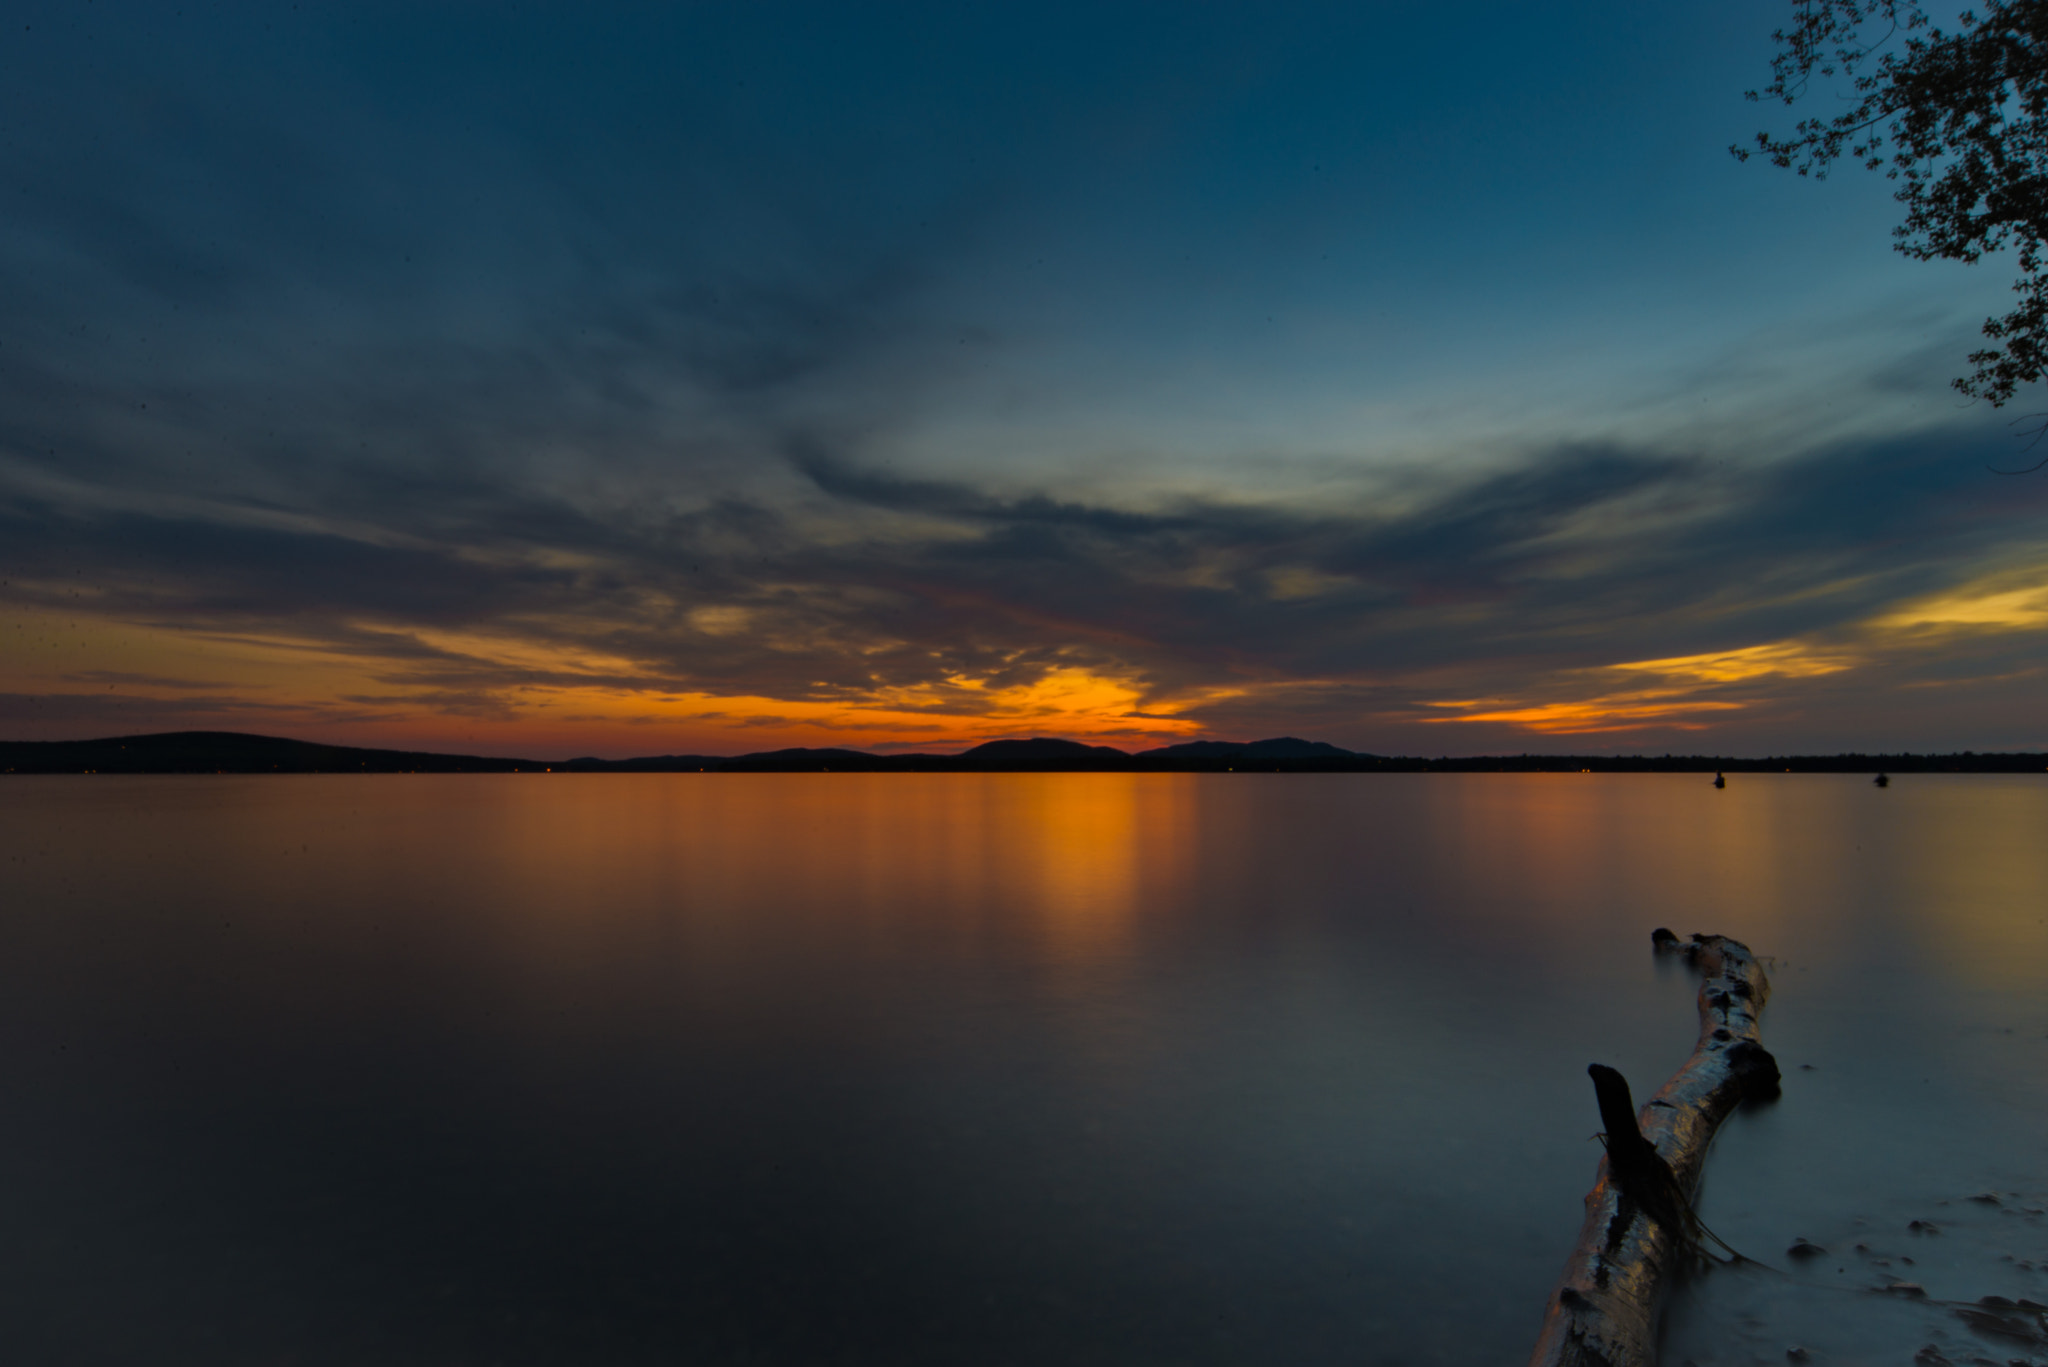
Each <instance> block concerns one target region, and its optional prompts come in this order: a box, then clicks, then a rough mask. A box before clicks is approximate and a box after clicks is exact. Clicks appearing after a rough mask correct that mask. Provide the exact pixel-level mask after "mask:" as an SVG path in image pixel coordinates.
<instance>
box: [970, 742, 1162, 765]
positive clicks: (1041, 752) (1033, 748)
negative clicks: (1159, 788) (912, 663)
mask: <svg viewBox="0 0 2048 1367" xmlns="http://www.w3.org/2000/svg"><path fill="white" fill-rule="evenodd" d="M954 758H956V759H958V760H959V761H960V762H961V763H962V764H967V765H977V766H978V765H984V764H1018V763H1024V764H1044V763H1048V762H1051V763H1059V762H1064V761H1075V762H1079V763H1083V764H1088V765H1091V766H1093V765H1097V764H1105V763H1107V764H1121V763H1123V762H1124V761H1126V760H1128V759H1130V756H1129V755H1128V754H1126V753H1124V752H1123V751H1122V750H1116V749H1112V748H1111V747H1109V746H1107V745H1083V744H1081V743H1080V742H1079V741H1072V740H1052V739H1050V738H1048V737H1045V736H1033V737H1032V738H1031V739H1030V740H992V741H989V742H987V743H986V744H982V745H977V746H975V747H974V748H973V749H972V750H963V751H961V752H960V753H959V754H958V755H956V756H954Z"/></svg>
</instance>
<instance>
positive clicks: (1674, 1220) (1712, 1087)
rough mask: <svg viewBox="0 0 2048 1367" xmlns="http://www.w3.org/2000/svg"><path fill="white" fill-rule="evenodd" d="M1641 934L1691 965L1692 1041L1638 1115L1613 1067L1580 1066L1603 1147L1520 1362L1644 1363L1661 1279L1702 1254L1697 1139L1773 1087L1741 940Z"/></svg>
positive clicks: (1584, 1366) (1652, 1350)
mask: <svg viewBox="0 0 2048 1367" xmlns="http://www.w3.org/2000/svg"><path fill="white" fill-rule="evenodd" d="M1650 939H1651V942H1652V943H1653V944H1654V945H1655V946H1656V949H1657V951H1658V952H1659V953H1682V954H1684V955H1685V956H1686V958H1687V959H1688V960H1689V961H1690V962H1691V963H1692V966H1693V967H1694V968H1695V969H1696V970H1698V972H1699V975H1700V995H1699V1005H1700V1038H1699V1043H1698V1044H1697V1045H1696V1046H1694V1048H1693V1052H1692V1057H1691V1058H1689V1059H1687V1060H1686V1061H1685V1066H1684V1067H1682V1068H1680V1069H1679V1070H1678V1072H1677V1073H1675V1074H1674V1075H1673V1076H1672V1078H1671V1080H1670V1081H1669V1082H1667V1083H1665V1084H1664V1086H1663V1087H1662V1088H1661V1089H1659V1091H1658V1092H1657V1095H1656V1096H1654V1097H1652V1098H1651V1099H1650V1103H1649V1105H1647V1106H1645V1107H1643V1109H1642V1111H1641V1112H1640V1114H1638V1113H1636V1111H1635V1108H1634V1105H1633V1103H1632V1101H1631V1099H1630V1097H1629V1092H1628V1083H1627V1081H1626V1080H1624V1079H1623V1078H1622V1076H1621V1074H1620V1073H1617V1072H1615V1071H1614V1070H1613V1069H1612V1068H1606V1067H1603V1066H1602V1065H1600V1064H1597V1063H1596V1064H1594V1065H1593V1066H1592V1067H1591V1068H1589V1069H1588V1070H1587V1071H1588V1072H1589V1073H1591V1074H1592V1076H1593V1087H1594V1092H1595V1094H1596V1095H1597V1097H1598V1099H1599V1102H1600V1117H1601V1121H1602V1123H1603V1124H1604V1125H1605V1126H1606V1129H1607V1132H1606V1134H1605V1136H1604V1138H1605V1140H1606V1143H1607V1154H1606V1156H1605V1157H1604V1158H1602V1159H1601V1160H1600V1169H1599V1173H1598V1175H1597V1177H1596V1178H1595V1180H1594V1183H1593V1190H1592V1191H1591V1192H1590V1193H1588V1194H1587V1196H1586V1223H1585V1224H1584V1225H1583V1226H1582V1227H1581V1228H1580V1230H1579V1241H1578V1244H1577V1245H1576V1246H1575V1247H1574V1248H1573V1249H1572V1254H1571V1257H1570V1259H1569V1260H1567V1262H1566V1263H1565V1269H1564V1275H1563V1276H1562V1277H1561V1278H1559V1280H1558V1285H1557V1291H1556V1294H1554V1295H1553V1296H1552V1297H1551V1299H1550V1307H1549V1310H1548V1311H1547V1313H1546V1314H1545V1315H1544V1317H1543V1330H1542V1333H1541V1334H1540V1335H1539V1336H1538V1337H1537V1340H1536V1351H1535V1353H1534V1354H1533V1355H1532V1356H1531V1357H1530V1359H1529V1363H1530V1367H1654V1364H1655V1363H1656V1360H1657V1315H1658V1311H1659V1309H1660V1308H1661V1305H1660V1303H1661V1300H1662V1296H1663V1291H1664V1287H1665V1284H1666V1282H1667V1281H1668V1280H1669V1278H1670V1275H1671V1273H1672V1272H1674V1271H1675V1270H1676V1269H1677V1268H1678V1267H1679V1266H1681V1265H1682V1264H1683V1263H1685V1262H1686V1261H1688V1260H1690V1259H1697V1258H1700V1257H1702V1256H1704V1251H1703V1249H1702V1246H1701V1238H1702V1235H1703V1234H1704V1231H1703V1230H1702V1228H1701V1226H1700V1224H1699V1221H1698V1219H1697V1218H1696V1217H1695V1216H1694V1215H1693V1209H1692V1198H1693V1193H1694V1192H1695V1191H1696V1190H1697V1189H1698V1187H1699V1181H1700V1172H1701V1170H1702V1169H1703V1168H1704V1167H1705V1165H1706V1158H1707V1147H1708V1145H1710V1144H1712V1143H1713V1140H1714V1132H1715V1131H1716V1130H1717V1129H1719V1128H1720V1125H1721V1122H1722V1121H1723V1120H1724V1119H1726V1118H1727V1117H1728V1115H1729V1113H1730V1112H1732V1111H1733V1110H1734V1109H1735V1108H1736V1107H1737V1106H1738V1105H1740V1104H1741V1103H1742V1102H1744V1101H1749V1100H1766V1099H1769V1098H1771V1097H1775V1096H1776V1095H1777V1094H1778V1063H1777V1060H1776V1059H1774V1058H1772V1057H1771V1055H1770V1053H1769V1051H1767V1050H1766V1049H1765V1048H1764V1047H1763V1045H1762V1043H1761V1042H1760V1041H1759V1039H1758V1029H1757V1016H1758V1014H1759V1013H1760V1012H1761V1011H1762V1010H1763V1007H1764V1000H1765V998H1766V997H1768V996H1769V995H1770V990H1771V988H1770V982H1769V980H1768V979H1766V978H1765V977H1764V971H1763V968H1762V967H1761V966H1760V965H1759V964H1758V963H1757V961H1756V959H1755V958H1754V957H1753V956H1752V955H1751V954H1750V952H1749V948H1748V946H1746V945H1744V944H1742V943H1741V942H1740V941H1738V940H1730V939H1728V938H1726V937H1725V936H1721V935H1695V936H1693V937H1692V939H1691V941H1690V942H1682V941H1680V940H1679V938H1678V937H1677V936H1675V935H1673V934H1672V933H1671V932H1670V931H1668V930H1661V929H1660V930H1658V931H1656V932H1654V933H1653V934H1652V935H1651V937H1650ZM1709 1237H1710V1236H1709Z"/></svg>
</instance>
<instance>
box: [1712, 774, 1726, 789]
mask: <svg viewBox="0 0 2048 1367" xmlns="http://www.w3.org/2000/svg"><path fill="white" fill-rule="evenodd" d="M1714 786H1715V787H1716V788H1726V787H1727V786H1728V780H1727V779H1726V778H1725V777H1723V776H1722V775H1720V774H1716V775H1714Z"/></svg>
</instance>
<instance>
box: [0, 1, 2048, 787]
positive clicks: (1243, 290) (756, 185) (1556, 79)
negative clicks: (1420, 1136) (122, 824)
mask: <svg viewBox="0 0 2048 1367" xmlns="http://www.w3.org/2000/svg"><path fill="white" fill-rule="evenodd" d="M1787 13H1788V7H1787V5H1786V4H1785V3H1784V0H1732V2H1731V3H1724V4H1715V5H1641V4H1633V3H1631V4H1622V3H1613V4H1568V5H1555V6H1537V5H1528V4H1466V5H1447V6H1425V5H1392V4H1384V5H1382V4H1370V3H1331V4H1301V5H1286V4H1273V3H1267V4H1261V5H1257V6H1253V5H1236V6H1225V5H1194V4H1187V3H1158V4H1135V5H1134V4H1105V3H1088V4H1048V3H1040V4H1031V5H1020V4H985V5H984V4H973V5H962V4H957V3H955V4H929V5H897V4H887V3H861V4H842V3H831V4H825V3H819V4H795V3H761V4H741V3H729V4H712V3H703V4H671V5H655V4H644V5H643V4H619V5H573V6H572V5H568V4H561V5H551V4H532V3H528V4H522V5H517V6H514V5H509V4H504V5H501V4H484V3H470V2H464V0H443V2H441V3H420V2H419V0H408V2H407V3H390V4H379V3H367V2H366V0H347V3H342V2H341V0H336V2H335V3H329V4H316V3H309V4H300V5H297V6H291V7H287V6H283V5H278V4H274V3H264V4H246V5H237V4H210V3H187V4H185V5H184V6H183V7H182V9H181V8H179V7H178V6H177V5H173V4H166V3H162V0H156V2H155V3H148V4H119V3H109V2H108V0H94V3H62V4H57V3H39V2H38V0H26V2H25V3H22V4H17V5H14V6H11V7H10V8H9V23H8V25H7V27H6V31H5V32H4V33H0V204H4V210H0V580H4V581H5V582H4V585H0V631H4V632H5V644H4V646H0V739H14V740H37V739H51V740H54V739H68V738H75V737H87V736H105V735H116V734H127V733H135V732H146V731H163V730H184V729H199V728H206V729H232V730H243V731H257V732H263V733H267V734H273V735H288V736H294V737H299V738H302V739H313V740H326V741H334V742H340V743H346V744H364V745H404V746H411V747H421V748H432V749H448V750H460V751H467V752H475V753H491V754H518V755H527V756H534V757H566V756H569V755H581V754H593V755H604V756H625V755H647V754H662V753H712V754H727V753H739V752H744V751H753V750H764V749H771V748H776V747H779V746H788V745H852V746H861V747H866V748H874V749H882V750H903V749H934V750H952V749H958V748H961V747H963V746H966V745H971V744H974V743H977V742H979V741H982V740H988V739H995V738H1000V737H1013V736H1028V735H1055V736H1064V737H1069V738H1072V739H1077V740H1086V741H1091V742H1098V743H1106V744H1114V745H1118V746H1121V747H1124V748H1128V749H1140V748H1147V747H1150V746H1155V745H1162V744H1169V743H1172V742H1174V741H1178V740H1187V739H1198V738H1212V739H1225V740H1250V739H1257V738H1260V737H1265V736H1275V735H1297V736H1304V737H1309V738H1312V739H1319V740H1326V741H1330V742H1333V743H1335V744H1338V745H1343V746H1346V747H1349V748H1353V749H1360V750H1371V751H1377V752H1382V753H1398V754H1432V755H1434V754H1481V753H1490V752H1499V751H1512V752H1520V751H1653V752H1657V753H1662V752H1664V751H1667V750H1679V751H1684V752H1697V751H1705V752H1710V753H1719V754H1731V755H1734V754H1767V753H1777V752H1783V751H1788V750H1797V751H1804V752H1834V751H1838V750H1899V749H1914V750H1959V749H1976V750H2004V749H2034V748H2038V747H2041V746H2043V745H2044V744H2048V473H2036V474H2032V475H2013V474H2002V473H1999V471H2001V470H2010V469H2014V468H2018V467H2022V466H2026V465H2030V464H2033V463H2034V462H2036V461H2039V460H2040V459H2041V458H2042V456H2043V455H2044V454H2048V444H2044V445H2038V446H2037V445H2030V444H2029V442H2028V440H2027V437H2026V436H2025V432H2026V430H2027V429H2028V422H2027V418H2028V415H2030V414H2035V413H2036V412H2037V410H2041V409H2048V400H2044V396H2042V395H2040V394H2038V393H2023V395H2022V396H2021V398H2020V399H2019V400H2018V401H2017V402H2016V403H2015V404H2014V405H2013V406H2012V407H2010V408H2008V409H2006V410H2003V411H2000V410H1993V409H1990V408H1989V407H1987V406H1984V405H1981V404H1979V405H1972V404H1969V403H1966V402H1964V401H1963V400H1961V399H1959V398H1958V397H1957V396H1956V395H1955V394H1954V393H1953V392H1952V391H1951V390H1950V389H1949V388H1948V381H1949V379H1950V378H1951V377H1952V376H1954V375H1957V374H1960V373H1962V371H1963V370H1964V369H1966V362H1965V360H1964V357H1965V355H1966V353H1967V352H1968V351H1970V350H1971V349H1972V348H1973V346H1974V345H1976V344H1977V338H1976V332H1977V328H1978V326H1979V324H1980V323H1981V322H1982V320H1983V318H1984V317H1985V316H1986V315H1987V314H1989V313H1992V312H2003V311H2004V310H2005V308H2006V307H2007V305H2006V303H2005V300H2006V299H2007V298H2008V297H2009V296H2008V293H2007V291H2008V286H2009V284H2010V280H2011V276H2010V273H2009V269H2008V265H2007V264H2006V263H2003V262H2001V261H1998V260H1988V261H1986V262H1985V263H1983V264H1981V265H1978V266H1975V267H1965V266H1960V265H1954V264H1922V263H1915V262H1912V261H1909V260H1907V259H1906V258H1904V257H1902V256H1899V255H1898V254H1897V253H1895V252H1893V251H1892V250H1891V244H1890V237H1889V230H1890V227H1891V225H1892V224H1893V223H1894V222H1895V221H1896V216H1897V215H1896V206H1895V205H1893V204H1892V203H1891V202H1890V199H1889V196H1888V187H1887V185H1886V183H1885V182H1884V181H1883V180H1882V179H1881V178H1878V177H1875V176H1871V175H1867V174H1864V173H1861V172H1856V171H1853V170H1852V171H1846V172H1842V173H1839V174H1838V175H1837V176H1835V177H1834V178H1833V179H1830V180H1828V181H1826V182H1823V183H1815V182H1813V181H1810V180H1800V179H1797V178H1795V177H1793V176H1791V175H1790V174H1788V173H1785V172H1782V171H1778V170H1774V169H1773V168H1771V167H1769V166H1766V165H1764V164H1762V163H1761V162H1754V161H1753V162H1751V163H1749V164H1747V165H1742V164H1738V163H1737V162H1736V161H1735V160H1734V159H1733V158H1731V157H1730V156H1729V154H1728V150H1727V149H1728V145H1729V144H1730V143H1731V142H1734V141H1738V140H1744V141H1746V140H1747V139H1748V138H1749V137H1750V135H1752V134H1753V133H1754V132H1755V131H1756V130H1757V129H1758V128H1760V127H1771V128H1774V129H1783V128H1784V127H1785V126H1786V125H1787V124H1789V122H1790V120H1791V119H1792V118H1793V117H1795V115H1794V114H1793V113H1791V112H1788V111H1785V110H1783V109H1774V108H1772V107H1769V106H1764V105H1755V104H1749V103H1746V102H1745V101H1744V100H1743V98H1742V96H1743V92H1744V90H1746V89H1749V88H1752V87H1755V86H1759V85H1761V84H1763V83H1764V82H1765V81H1766V80H1767V79H1768V63H1769V57H1770V53H1771V42H1770V35H1771V31H1772V30H1773V29H1774V28H1776V27H1778V26H1779V25H1781V24H1782V23H1784V22H1785V20H1786V15H1787ZM1828 98H1829V97H1827V96H1822V99H1824V100H1825V99H1828ZM2035 421H2036V424H2037V425H2038V421H2039V420H2038V418H2036V419H2035Z"/></svg>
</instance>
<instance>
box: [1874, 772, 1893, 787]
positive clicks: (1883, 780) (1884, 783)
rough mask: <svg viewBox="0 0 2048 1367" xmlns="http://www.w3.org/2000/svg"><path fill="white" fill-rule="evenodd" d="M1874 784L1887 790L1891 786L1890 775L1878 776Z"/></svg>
mask: <svg viewBox="0 0 2048 1367" xmlns="http://www.w3.org/2000/svg"><path fill="white" fill-rule="evenodd" d="M1876 782H1877V786H1878V787H1880V788H1889V787H1891V786H1892V776H1891V775H1890V774H1879V775H1878V776H1877V779H1876Z"/></svg>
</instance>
